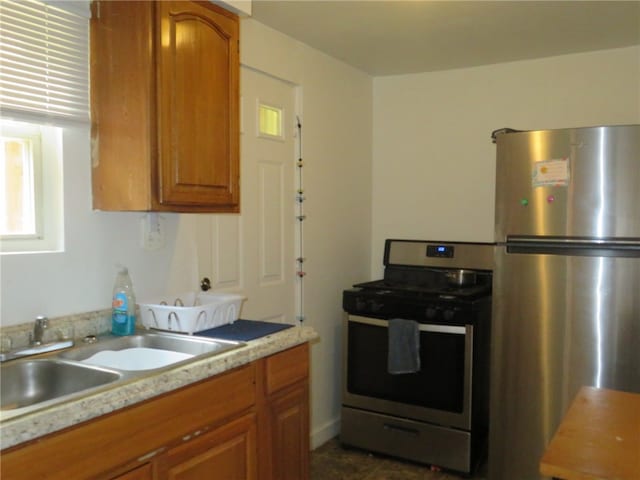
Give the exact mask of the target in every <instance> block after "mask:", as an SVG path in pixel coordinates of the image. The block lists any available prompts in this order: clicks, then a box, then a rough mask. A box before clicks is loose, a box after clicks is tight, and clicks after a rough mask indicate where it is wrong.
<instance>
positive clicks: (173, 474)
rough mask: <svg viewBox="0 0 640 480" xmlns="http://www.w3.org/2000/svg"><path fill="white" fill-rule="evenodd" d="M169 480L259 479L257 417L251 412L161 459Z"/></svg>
mask: <svg viewBox="0 0 640 480" xmlns="http://www.w3.org/2000/svg"><path fill="white" fill-rule="evenodd" d="M158 462H159V465H160V466H159V478H160V479H167V480H201V479H205V478H206V479H208V480H216V479H220V480H244V479H247V480H251V479H255V478H256V417H255V414H253V413H251V414H248V415H245V416H244V417H241V418H239V419H238V420H235V421H233V422H230V423H228V424H226V425H223V426H221V427H220V428H217V429H216V430H213V431H211V432H208V433H205V434H203V435H202V436H200V437H196V438H193V439H189V440H187V441H186V443H184V444H183V445H180V446H178V447H176V448H174V449H172V450H170V451H169V452H168V453H167V454H166V455H165V456H163V457H162V458H160V459H158Z"/></svg>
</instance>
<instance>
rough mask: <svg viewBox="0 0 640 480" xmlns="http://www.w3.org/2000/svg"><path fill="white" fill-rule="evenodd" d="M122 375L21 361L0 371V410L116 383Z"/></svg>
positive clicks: (60, 363) (51, 362)
mask: <svg viewBox="0 0 640 480" xmlns="http://www.w3.org/2000/svg"><path fill="white" fill-rule="evenodd" d="M121 377H122V374H121V373H119V372H115V371H110V370H106V369H103V368H98V367H92V366H87V365H77V364H73V363H68V362H64V361H59V360H54V359H38V360H22V361H16V362H13V363H7V364H6V365H3V366H2V368H1V369H0V409H1V410H13V409H17V408H22V407H27V406H30V405H34V404H37V403H41V402H46V401H47V400H52V399H55V398H59V397H63V396H66V395H70V394H73V393H76V392H80V391H83V390H87V389H89V388H94V387H98V386H101V385H106V384H109V383H112V382H115V381H116V380H119V379H120V378H121Z"/></svg>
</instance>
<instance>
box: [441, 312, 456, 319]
mask: <svg viewBox="0 0 640 480" xmlns="http://www.w3.org/2000/svg"><path fill="white" fill-rule="evenodd" d="M443 316H444V319H445V320H446V321H451V320H453V317H455V316H456V311H455V310H445V311H444V312H443Z"/></svg>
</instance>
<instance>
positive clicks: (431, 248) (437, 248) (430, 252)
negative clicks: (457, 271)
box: [427, 245, 455, 258]
mask: <svg viewBox="0 0 640 480" xmlns="http://www.w3.org/2000/svg"><path fill="white" fill-rule="evenodd" d="M454 251H455V247H454V246H453V245H427V257H436V258H453V252H454Z"/></svg>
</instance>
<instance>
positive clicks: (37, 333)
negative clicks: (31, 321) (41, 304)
mask: <svg viewBox="0 0 640 480" xmlns="http://www.w3.org/2000/svg"><path fill="white" fill-rule="evenodd" d="M48 326H49V319H48V318H47V317H45V316H43V315H38V316H37V317H36V322H35V325H34V326H33V332H30V333H29V343H31V344H32V345H40V344H41V343H42V340H43V338H44V331H45V330H46V329H47V327H48Z"/></svg>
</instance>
